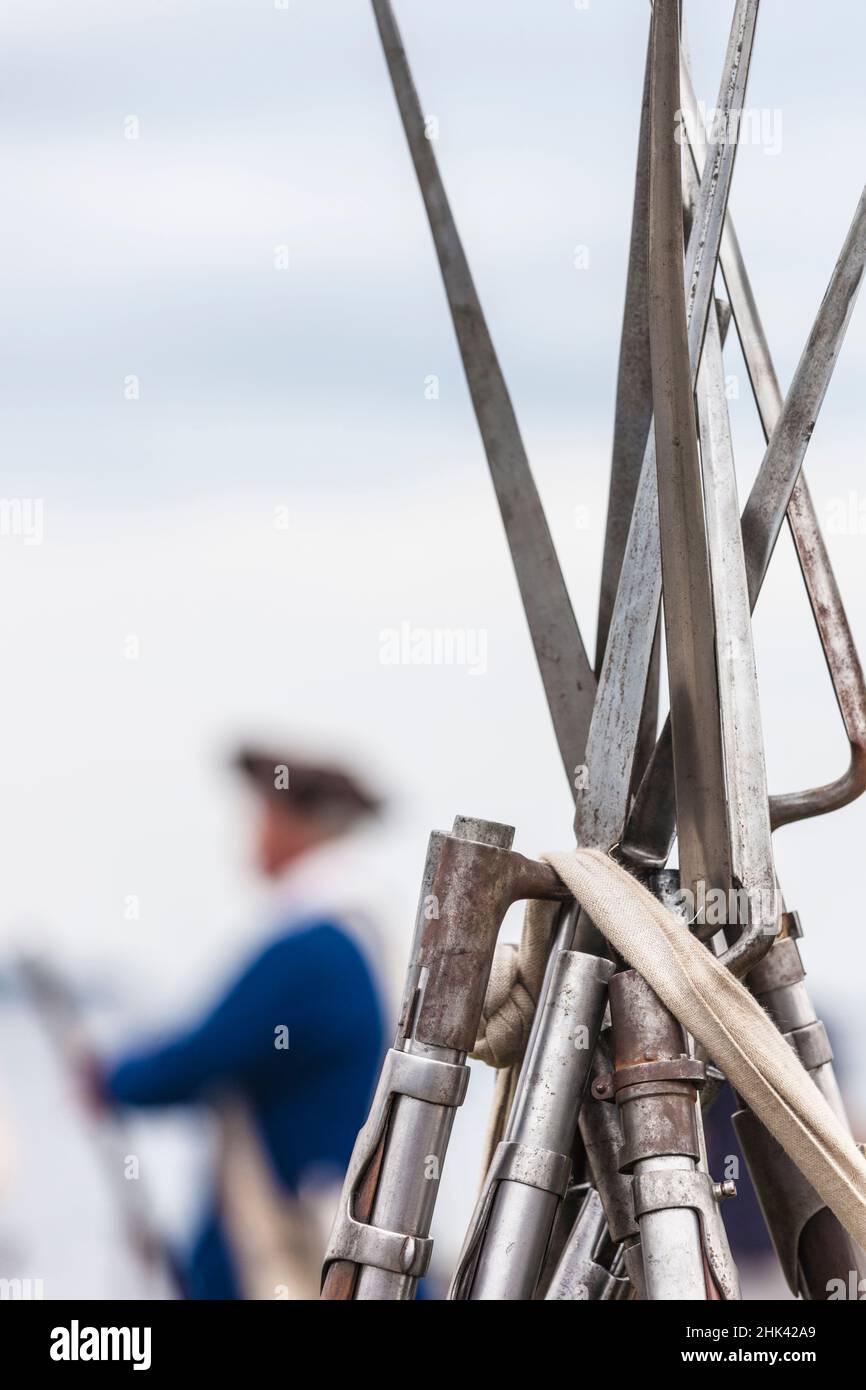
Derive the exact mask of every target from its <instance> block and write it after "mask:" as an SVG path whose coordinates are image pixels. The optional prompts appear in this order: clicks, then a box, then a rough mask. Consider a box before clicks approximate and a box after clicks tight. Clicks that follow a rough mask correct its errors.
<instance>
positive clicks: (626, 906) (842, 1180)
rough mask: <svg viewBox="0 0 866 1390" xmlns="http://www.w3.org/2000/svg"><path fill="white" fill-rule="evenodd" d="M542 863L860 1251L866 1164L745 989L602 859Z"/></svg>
mask: <svg viewBox="0 0 866 1390" xmlns="http://www.w3.org/2000/svg"><path fill="white" fill-rule="evenodd" d="M542 858H544V859H546V860H547V862H548V863H549V864H552V865H553V867H554V869H556V872H557V873H558V874H559V875H560V877H561V878H562V880H563V882H564V883H566V884H567V885H568V887H569V888H570V890H571V892H572V893H573V894H574V896H575V898H576V899H577V901H578V902H579V903H580V905H581V907H582V908H584V909H585V911H586V912H587V913H588V915H589V916H590V917H591V918H592V920H593V922H594V923H595V925H596V926H597V927H598V929H599V931H601V932H602V933H603V935H604V936H605V937H606V938H607V939H608V941H610V942H611V944H612V945H613V946H614V947H615V949H616V950H617V951H618V952H619V954H620V955H621V956H623V957H624V958H625V960H627V961H628V962H629V964H630V965H631V966H633V967H634V969H635V970H638V971H640V973H641V975H643V977H644V979H645V980H646V981H647V983H648V984H649V985H650V986H651V987H652V988H653V989H654V990H655V992H656V994H657V995H658V996H659V998H660V999H661V1000H662V1001H663V1002H664V1003H665V1004H666V1005H667V1007H668V1008H669V1009H670V1010H671V1011H672V1012H673V1013H674V1014H675V1015H676V1017H677V1018H678V1019H679V1020H680V1022H681V1023H682V1024H683V1026H684V1027H685V1028H686V1029H687V1030H688V1031H689V1032H690V1033H691V1034H692V1036H693V1037H695V1038H696V1039H697V1040H698V1042H700V1043H702V1044H703V1046H704V1047H705V1048H706V1050H707V1054H708V1055H709V1056H710V1057H712V1058H713V1060H714V1061H715V1062H716V1063H717V1064H718V1066H720V1067H721V1069H722V1071H723V1072H724V1073H725V1075H726V1076H727V1078H728V1080H729V1081H730V1083H731V1085H732V1086H733V1087H734V1088H735V1089H736V1090H737V1091H738V1092H739V1094H740V1095H741V1096H742V1097H743V1099H744V1100H745V1101H746V1103H747V1104H748V1105H749V1107H750V1108H751V1109H752V1110H753V1111H754V1112H755V1114H756V1115H757V1116H758V1118H759V1119H760V1120H761V1121H762V1123H763V1124H764V1125H765V1126H766V1127H767V1129H768V1130H769V1131H770V1133H771V1134H772V1135H774V1137H775V1138H776V1139H777V1140H778V1141H779V1143H780V1144H781V1145H782V1147H783V1149H784V1150H785V1152H786V1153H787V1154H788V1155H789V1156H790V1157H791V1159H792V1160H793V1161H794V1163H796V1165H797V1167H798V1168H799V1169H800V1171H801V1173H803V1175H804V1176H805V1177H806V1178H807V1179H808V1181H809V1182H810V1183H811V1184H812V1186H813V1187H814V1188H815V1190H816V1192H818V1193H819V1194H820V1196H821V1197H822V1198H823V1199H824V1201H825V1202H826V1203H827V1206H828V1207H829V1208H830V1210H831V1211H833V1212H834V1213H835V1215H836V1216H837V1217H838V1219H839V1221H840V1222H841V1223H842V1225H843V1226H844V1227H845V1229H846V1230H847V1231H848V1232H849V1233H850V1235H852V1236H853V1238H854V1239H855V1240H856V1241H857V1243H858V1244H859V1245H861V1246H864V1247H866V1159H864V1158H863V1155H862V1154H861V1153H860V1151H859V1149H858V1148H857V1146H856V1144H855V1143H854V1140H853V1139H852V1138H851V1135H850V1134H849V1133H848V1131H847V1130H846V1128H845V1126H844V1125H843V1124H842V1122H841V1121H840V1120H839V1118H838V1117H837V1115H836V1114H835V1112H834V1111H833V1110H832V1109H831V1107H830V1106H829V1104H828V1103H827V1101H826V1100H825V1099H824V1097H823V1095H822V1094H821V1092H820V1091H819V1090H818V1088H817V1087H816V1086H815V1084H814V1082H813V1081H812V1079H811V1077H810V1076H809V1073H808V1072H807V1071H806V1070H805V1068H804V1067H803V1065H802V1063H801V1062H800V1059H799V1058H798V1056H797V1055H796V1053H795V1052H794V1050H793V1048H791V1047H790V1046H789V1045H788V1043H786V1042H785V1040H784V1038H783V1037H782V1034H781V1033H780V1032H779V1031H778V1029H777V1028H776V1027H775V1025H774V1024H773V1022H772V1020H771V1019H770V1018H769V1016H768V1015H767V1014H765V1013H764V1011H763V1009H762V1008H761V1007H760V1005H759V1004H758V1003H757V1002H756V1001H755V999H754V998H753V997H752V995H751V994H750V993H749V991H748V990H747V989H746V988H745V987H744V986H743V985H742V984H740V982H739V980H736V979H735V978H734V976H733V975H732V974H731V973H730V971H728V970H726V969H725V967H724V966H722V965H720V964H719V962H718V961H717V960H716V958H715V956H713V955H712V954H711V952H710V951H709V950H707V948H706V947H705V946H702V945H701V944H700V942H699V941H697V939H696V938H695V937H694V936H692V934H691V933H690V932H689V931H687V930H686V929H685V928H684V927H683V923H682V922H681V921H680V920H679V919H678V918H677V917H675V916H674V914H673V913H672V912H670V911H669V910H668V909H667V908H665V907H663V906H662V904H661V903H660V902H658V900H657V899H656V898H654V897H653V895H652V894H651V893H650V892H648V891H647V889H645V888H644V887H643V886H642V885H641V884H640V883H638V882H637V880H636V879H635V878H633V877H632V876H631V874H629V873H628V872H627V871H626V870H625V869H623V868H622V867H621V866H620V865H618V864H616V863H615V862H614V861H613V860H612V859H611V858H610V857H609V856H608V855H606V854H602V853H601V852H600V851H598V850H587V849H578V850H570V851H568V852H566V853H562V854H545V855H543V856H542Z"/></svg>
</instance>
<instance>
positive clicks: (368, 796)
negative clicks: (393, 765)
mask: <svg viewBox="0 0 866 1390" xmlns="http://www.w3.org/2000/svg"><path fill="white" fill-rule="evenodd" d="M232 765H233V766H234V767H235V768H237V770H238V771H239V772H241V773H242V774H243V775H244V776H245V777H246V779H247V781H248V782H250V783H251V784H252V786H253V787H255V788H256V790H257V791H258V792H260V793H261V794H262V795H263V796H266V797H267V798H268V799H269V800H272V801H275V802H276V803H277V804H278V805H282V806H286V807H287V808H289V809H291V810H293V811H297V812H300V813H301V814H302V815H307V816H310V817H311V818H313V819H316V820H322V821H328V822H330V823H334V824H336V825H337V826H343V827H348V826H349V825H351V824H353V823H354V822H355V821H356V820H360V819H362V818H363V817H364V816H373V815H376V814H377V813H378V812H379V811H380V810H381V809H382V801H381V799H380V798H379V797H377V796H375V795H374V794H373V793H372V792H371V791H369V790H368V788H366V787H365V786H364V785H363V784H362V783H361V782H360V781H359V780H358V779H357V778H356V777H354V776H353V775H352V774H351V773H349V772H346V771H345V770H344V769H343V768H339V767H335V766H332V765H329V764H326V763H311V762H308V761H306V760H305V759H303V758H299V757H296V756H294V755H293V754H291V753H287V752H283V753H277V752H273V751H270V750H267V749H263V748H253V747H244V748H240V749H239V750H238V751H237V753H235V755H234V757H233V759H232Z"/></svg>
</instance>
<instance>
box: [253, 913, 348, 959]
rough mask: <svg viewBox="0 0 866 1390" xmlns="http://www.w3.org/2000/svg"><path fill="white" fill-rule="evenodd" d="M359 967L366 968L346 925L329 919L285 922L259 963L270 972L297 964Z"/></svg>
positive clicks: (320, 918) (265, 949) (267, 946)
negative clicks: (269, 969)
mask: <svg viewBox="0 0 866 1390" xmlns="http://www.w3.org/2000/svg"><path fill="white" fill-rule="evenodd" d="M303 963H306V964H309V965H311V966H312V965H315V964H322V965H325V966H326V967H327V968H328V969H332V968H334V966H339V965H344V966H345V967H349V966H354V967H355V968H357V967H358V966H361V967H363V968H364V969H366V968H367V967H366V962H365V960H364V957H363V954H362V952H361V950H360V948H359V946H358V945H357V943H356V942H355V940H354V939H353V937H352V934H351V932H350V931H349V930H348V928H347V927H346V926H344V925H343V924H342V923H341V922H339V921H337V920H336V919H334V918H330V917H310V918H307V919H304V920H303V921H300V922H299V921H297V920H293V921H291V922H287V923H285V924H284V925H283V927H282V928H281V929H280V928H278V930H277V934H276V935H275V936H274V937H273V938H272V940H271V941H270V942H269V943H268V945H266V946H265V948H264V950H263V951H262V953H261V956H260V957H259V964H260V965H261V966H265V967H268V968H271V969H275V970H276V969H292V970H294V969H296V968H297V967H298V965H300V964H303Z"/></svg>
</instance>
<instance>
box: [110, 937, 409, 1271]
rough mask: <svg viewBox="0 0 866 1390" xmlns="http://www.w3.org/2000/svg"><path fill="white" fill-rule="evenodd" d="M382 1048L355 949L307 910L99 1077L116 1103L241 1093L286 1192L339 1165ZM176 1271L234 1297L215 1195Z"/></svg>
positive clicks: (374, 1006) (362, 1112)
mask: <svg viewBox="0 0 866 1390" xmlns="http://www.w3.org/2000/svg"><path fill="white" fill-rule="evenodd" d="M286 1030H287V1031H288V1047H287V1048H286V1047H285V1045H283V1046H279V1045H277V1042H278V1039H279V1038H284V1037H285V1032H286ZM383 1047H384V1037H383V1024H382V1015H381V1009H380V1003H379V998H378V995H377V992H376V988H375V986H374V983H373V979H372V976H371V974H370V970H369V967H368V966H367V963H366V961H365V959H364V957H363V955H362V954H361V952H360V950H359V949H358V947H357V946H356V945H355V944H354V942H353V941H352V939H351V938H350V937H349V936H348V934H347V933H346V932H345V931H344V930H343V929H342V928H341V927H340V926H339V925H338V924H336V923H334V922H326V921H313V922H310V923H308V924H306V925H303V926H301V927H300V928H296V929H294V930H292V931H291V932H290V933H288V934H287V935H285V936H282V937H280V938H279V939H278V940H276V941H274V942H273V943H272V944H271V945H269V946H268V947H267V949H266V950H265V951H263V952H262V954H261V955H260V956H259V957H258V958H257V959H256V960H255V961H253V963H252V964H251V965H250V966H249V967H248V969H247V970H246V971H245V972H244V973H243V974H242V975H241V976H240V978H239V979H238V980H237V981H236V983H235V984H234V985H233V986H232V987H231V988H230V989H229V991H228V992H227V994H225V996H224V997H223V998H222V999H221V1000H220V1001H219V1003H218V1004H217V1005H216V1007H215V1008H214V1009H213V1010H212V1011H211V1012H210V1013H209V1014H208V1015H207V1016H206V1017H205V1018H204V1019H203V1020H202V1021H201V1022H200V1023H199V1024H198V1025H197V1026H196V1027H194V1028H193V1029H192V1030H191V1031H190V1032H188V1033H184V1034H182V1035H180V1036H179V1037H176V1038H174V1039H172V1040H170V1041H168V1042H167V1043H165V1044H164V1045H162V1046H159V1047H156V1048H152V1049H150V1050H147V1051H142V1052H136V1053H133V1054H132V1055H131V1056H128V1057H126V1058H124V1059H123V1060H121V1061H120V1062H119V1063H118V1064H117V1065H116V1066H115V1067H114V1068H113V1069H112V1070H111V1071H110V1072H109V1074H108V1077H107V1081H106V1085H107V1090H108V1094H109V1096H110V1097H111V1098H113V1099H114V1100H115V1101H116V1102H117V1103H118V1104H120V1105H135V1106H165V1105H178V1104H185V1103H188V1102H191V1101H199V1100H207V1099H208V1098H209V1097H212V1096H215V1095H219V1094H225V1093H226V1092H233V1093H234V1094H236V1095H240V1096H242V1097H243V1099H244V1100H245V1101H246V1103H247V1105H248V1107H249V1109H250V1111H251V1114H252V1116H253V1120H254V1122H255V1125H256V1128H257V1130H258V1133H259V1137H260V1139H261V1141H262V1144H263V1146H264V1149H265V1151H266V1152H267V1154H268V1155H269V1156H270V1160H271V1163H272V1166H273V1170H274V1173H275V1174H276V1176H277V1178H278V1179H279V1180H280V1182H281V1183H282V1184H283V1186H284V1187H285V1188H286V1190H287V1191H288V1192H290V1193H293V1192H295V1191H296V1190H297V1187H298V1184H299V1182H300V1180H301V1178H302V1177H303V1175H304V1173H305V1172H306V1171H308V1170H309V1169H311V1168H318V1167H326V1168H330V1169H333V1168H338V1169H339V1170H340V1171H342V1170H343V1169H344V1168H345V1167H346V1165H347V1163H348V1161H349V1158H350V1156H351V1153H352V1148H353V1145H354V1142H355V1138H356V1136H357V1133H358V1130H359V1128H360V1127H361V1125H362V1124H363V1122H364V1119H365V1118H366V1113H367V1107H368V1105H369V1101H370V1097H371V1095H372V1091H373V1086H374V1082H375V1080H376V1076H377V1072H378V1068H379V1065H380V1062H381V1058H382V1051H383ZM183 1273H184V1276H185V1283H186V1285H187V1291H188V1293H189V1295H190V1297H192V1298H237V1297H238V1296H239V1293H238V1287H237V1281H236V1277H235V1272H234V1270H233V1268H232V1260H231V1253H230V1251H229V1250H228V1248H227V1245H226V1242H225V1239H224V1237H223V1232H222V1229H221V1226H220V1221H219V1215H218V1212H217V1210H216V1205H215V1199H213V1200H212V1201H211V1203H210V1210H209V1213H208V1217H207V1220H206V1221H205V1224H204V1228H203V1229H202V1231H201V1233H200V1235H199V1238H198V1240H197V1241H196V1244H195V1247H194V1250H193V1252H192V1256H191V1259H190V1262H189V1268H188V1269H186V1270H184V1271H183Z"/></svg>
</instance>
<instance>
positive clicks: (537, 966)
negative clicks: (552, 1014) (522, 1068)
mask: <svg viewBox="0 0 866 1390" xmlns="http://www.w3.org/2000/svg"><path fill="white" fill-rule="evenodd" d="M558 906H559V904H558V903H554V904H553V905H552V908H553V912H555V911H556V910H557V908H558ZM550 909H551V904H550V903H546V902H537V901H532V902H529V903H527V905H526V914H525V916H524V919H523V934H522V936H521V938H520V945H519V946H511V945H506V944H505V943H502V944H500V945H499V946H497V947H496V951H495V953H494V956H493V968H492V969H491V971H490V981H489V983H488V985H487V994H486V996H485V1000H484V1009H483V1011H482V1015H481V1029H480V1032H479V1034H478V1038H477V1040H476V1043H475V1047H474V1049H473V1052H472V1056H473V1057H477V1058H479V1060H480V1061H482V1062H487V1064H488V1066H491V1067H508V1066H510V1065H511V1064H512V1063H513V1062H519V1061H520V1059H521V1057H522V1056H523V1053H524V1049H525V1047H526V1040H527V1038H528V1037H529V1030H530V1028H531V1026H532V1019H533V1015H534V1014H535V1006H536V1004H537V1003H538V995H539V991H540V990H541V982H542V980H543V979H544V968H545V966H546V964H547V957H548V954H549V952H550V938H551V933H552V929H553V912H552V911H551V910H550Z"/></svg>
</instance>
